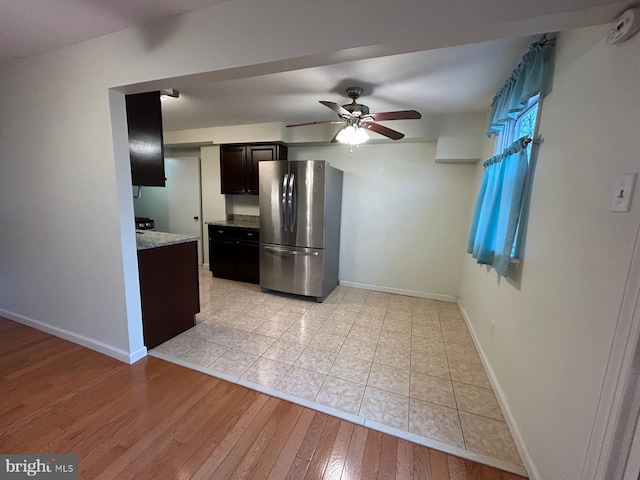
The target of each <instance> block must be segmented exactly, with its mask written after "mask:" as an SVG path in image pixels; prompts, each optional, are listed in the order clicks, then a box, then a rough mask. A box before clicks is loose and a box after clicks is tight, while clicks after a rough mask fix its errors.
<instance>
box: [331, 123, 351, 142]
mask: <svg viewBox="0 0 640 480" xmlns="http://www.w3.org/2000/svg"><path fill="white" fill-rule="evenodd" d="M348 126H349V125H347V124H345V125H343V126H341V127H340V128H339V129H338V131H337V132H336V134H335V135H334V136H333V138H332V139H331V143H336V142H337V141H338V140H337V139H338V134H339V133H340V132H341V131H342V130H344V129H345V128H347V127H348Z"/></svg>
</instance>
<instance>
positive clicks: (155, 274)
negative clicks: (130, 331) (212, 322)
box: [138, 242, 200, 348]
mask: <svg viewBox="0 0 640 480" xmlns="http://www.w3.org/2000/svg"><path fill="white" fill-rule="evenodd" d="M138 271H139V275H140V297H141V303H142V328H143V331H144V344H145V346H146V347H147V348H154V347H157V346H158V345H160V344H161V343H164V342H166V341H167V340H169V339H170V338H173V337H175V336H176V335H178V334H180V333H182V332H184V331H185V330H188V329H190V328H191V327H193V326H194V325H195V315H196V313H198V312H199V311H200V293H199V284H198V243H197V242H187V243H179V244H176V245H167V246H163V247H157V248H149V249H146V250H138Z"/></svg>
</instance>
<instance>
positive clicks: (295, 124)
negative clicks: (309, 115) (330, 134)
mask: <svg viewBox="0 0 640 480" xmlns="http://www.w3.org/2000/svg"><path fill="white" fill-rule="evenodd" d="M322 123H339V122H334V121H333V120H323V121H320V122H307V123H294V124H293V125H285V127H304V126H307V125H320V124H322Z"/></svg>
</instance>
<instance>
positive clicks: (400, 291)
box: [339, 280, 458, 303]
mask: <svg viewBox="0 0 640 480" xmlns="http://www.w3.org/2000/svg"><path fill="white" fill-rule="evenodd" d="M339 283H340V285H344V286H345V287H353V288H362V289H365V290H373V291H375V292H384V293H395V294H397V295H406V296H407V297H418V298H428V299H430V300H440V301H443V302H452V303H455V302H456V301H457V300H458V297H454V296H453V295H443V294H441V293H429V292H419V291H417V290H405V289H402V288H394V287H384V286H381V285H370V284H368V283H359V282H350V281H348V280H340V282H339Z"/></svg>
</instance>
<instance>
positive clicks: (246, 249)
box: [236, 240, 260, 283]
mask: <svg viewBox="0 0 640 480" xmlns="http://www.w3.org/2000/svg"><path fill="white" fill-rule="evenodd" d="M236 249H237V250H236V253H237V257H236V275H237V280H240V281H241V282H249V283H260V246H259V244H258V243H253V242H244V241H242V240H239V241H238V243H237V245H236Z"/></svg>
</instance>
